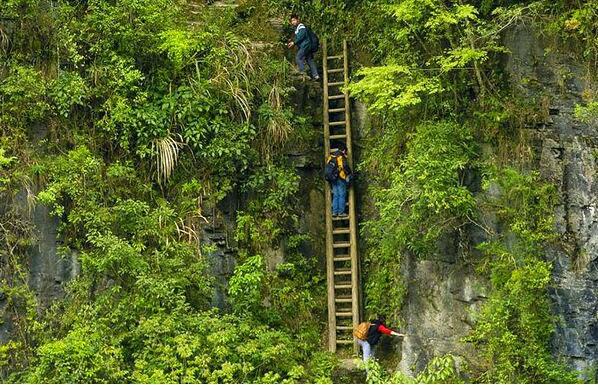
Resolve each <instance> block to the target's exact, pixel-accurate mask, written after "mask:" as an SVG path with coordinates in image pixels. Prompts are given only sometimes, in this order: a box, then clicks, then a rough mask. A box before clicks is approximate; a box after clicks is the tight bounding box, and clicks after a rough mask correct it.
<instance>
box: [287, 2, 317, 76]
mask: <svg viewBox="0 0 598 385" xmlns="http://www.w3.org/2000/svg"><path fill="white" fill-rule="evenodd" d="M291 24H292V25H293V27H295V40H294V41H291V42H289V44H288V47H289V48H292V47H294V46H296V47H297V56H296V61H297V66H299V71H301V72H303V71H305V62H306V61H307V64H308V65H309V68H310V70H311V78H312V79H314V80H320V75H319V74H318V67H317V66H316V62H315V61H314V52H313V49H314V48H313V47H312V46H311V40H310V38H309V34H308V32H307V27H306V26H305V25H304V24H303V23H301V21H300V20H299V16H297V15H295V14H293V15H292V16H291Z"/></svg>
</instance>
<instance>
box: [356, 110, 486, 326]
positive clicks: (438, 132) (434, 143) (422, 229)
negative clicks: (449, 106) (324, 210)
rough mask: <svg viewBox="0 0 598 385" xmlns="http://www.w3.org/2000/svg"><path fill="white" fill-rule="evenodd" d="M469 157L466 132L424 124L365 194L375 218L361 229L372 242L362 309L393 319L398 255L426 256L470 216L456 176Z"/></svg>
mask: <svg viewBox="0 0 598 385" xmlns="http://www.w3.org/2000/svg"><path fill="white" fill-rule="evenodd" d="M474 156H475V153H474V151H473V142H472V136H471V131H470V130H469V129H468V128H467V127H465V126H461V125H459V124H457V123H454V122H448V121H447V122H426V123H422V124H420V125H419V126H418V127H417V128H416V131H415V132H414V133H412V134H410V135H409V139H408V142H407V145H406V154H405V156H404V158H402V159H395V160H392V161H390V162H389V163H387V164H384V165H383V167H385V168H386V171H387V172H388V173H387V174H386V173H384V174H383V176H384V177H386V176H388V180H387V181H385V182H383V183H384V184H383V185H382V186H383V187H382V186H381V187H376V188H372V189H371V193H372V194H373V196H374V198H375V201H376V207H377V212H378V213H379V217H377V218H376V219H375V220H371V221H369V222H367V223H366V227H365V231H366V234H368V238H369V239H371V240H373V241H372V246H373V247H372V250H371V251H370V252H369V255H368V259H367V261H368V262H369V264H370V272H369V274H370V275H369V279H368V283H367V286H366V290H367V293H368V304H367V307H368V309H369V310H371V311H372V312H373V313H376V312H382V314H396V312H397V310H398V309H399V308H400V305H401V297H402V291H403V290H404V289H403V284H402V283H401V278H400V277H398V276H397V275H396V274H395V272H396V271H397V270H398V269H400V266H401V256H402V255H404V253H407V252H410V253H414V254H416V255H419V256H421V257H430V256H432V255H433V254H434V252H435V247H436V241H437V240H438V239H439V237H441V236H442V235H443V234H446V233H448V232H450V231H451V230H454V229H456V228H457V227H458V226H460V225H461V224H462V223H463V221H466V220H467V217H468V216H469V215H471V213H472V212H473V210H474V207H475V202H474V198H473V195H472V194H471V192H470V191H469V190H468V189H467V188H466V187H465V186H463V185H462V183H461V173H462V172H464V170H465V169H467V168H468V167H471V165H472V162H473V160H474ZM376 166H378V164H376ZM378 167H379V166H378ZM389 294H390V295H389ZM389 297H390V299H388V298H389Z"/></svg>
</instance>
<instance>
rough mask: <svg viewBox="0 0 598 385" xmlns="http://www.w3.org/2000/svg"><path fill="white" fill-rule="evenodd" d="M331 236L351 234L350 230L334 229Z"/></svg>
mask: <svg viewBox="0 0 598 385" xmlns="http://www.w3.org/2000/svg"><path fill="white" fill-rule="evenodd" d="M332 234H334V235H337V234H351V229H336V230H333V231H332Z"/></svg>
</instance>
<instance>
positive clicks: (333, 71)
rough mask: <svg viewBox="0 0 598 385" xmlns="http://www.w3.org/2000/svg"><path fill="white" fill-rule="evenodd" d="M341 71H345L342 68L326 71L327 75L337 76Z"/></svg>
mask: <svg viewBox="0 0 598 385" xmlns="http://www.w3.org/2000/svg"><path fill="white" fill-rule="evenodd" d="M343 71H345V69H344V68H335V69H332V70H328V73H329V74H337V73H339V72H343Z"/></svg>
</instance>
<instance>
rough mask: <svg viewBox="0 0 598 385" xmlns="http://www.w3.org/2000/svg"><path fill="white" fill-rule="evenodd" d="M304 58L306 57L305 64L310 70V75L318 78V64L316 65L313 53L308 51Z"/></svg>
mask: <svg viewBox="0 0 598 385" xmlns="http://www.w3.org/2000/svg"><path fill="white" fill-rule="evenodd" d="M305 58H306V59H307V64H308V65H309V69H310V70H311V77H312V78H314V79H319V78H320V75H319V74H318V66H316V61H315V60H314V53H313V52H310V53H309V54H308V55H307V56H306V57H305Z"/></svg>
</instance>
